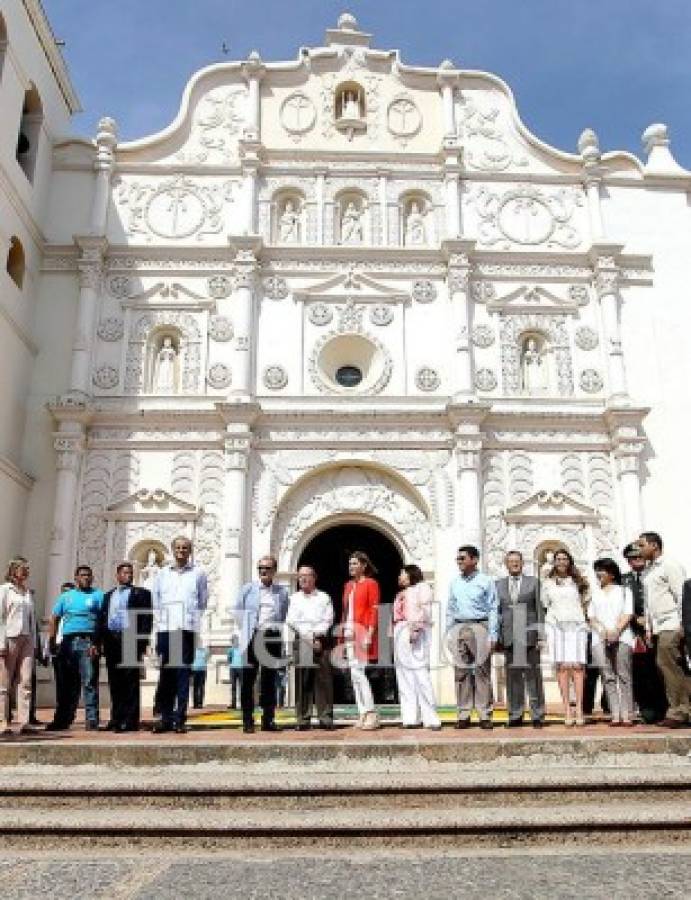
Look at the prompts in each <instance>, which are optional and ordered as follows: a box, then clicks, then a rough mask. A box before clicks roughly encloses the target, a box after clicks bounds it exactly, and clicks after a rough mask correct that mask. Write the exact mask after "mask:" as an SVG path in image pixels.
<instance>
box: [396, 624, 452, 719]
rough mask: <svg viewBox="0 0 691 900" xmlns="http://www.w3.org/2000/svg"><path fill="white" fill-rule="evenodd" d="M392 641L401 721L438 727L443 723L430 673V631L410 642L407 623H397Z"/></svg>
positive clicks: (425, 630)
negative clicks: (439, 714)
mask: <svg viewBox="0 0 691 900" xmlns="http://www.w3.org/2000/svg"><path fill="white" fill-rule="evenodd" d="M393 640H394V659H395V661H396V681H397V682H398V697H399V700H400V703H401V721H402V723H403V724H404V725H419V724H420V721H421V720H422V724H423V725H424V726H425V727H426V728H432V727H436V726H437V725H439V724H441V723H440V721H439V716H438V715H437V703H436V700H435V699H434V690H433V688H432V678H431V676H430V671H429V658H430V644H431V642H432V636H431V634H430V630H429V629H428V628H425V629H424V630H423V631H421V632H419V633H418V635H417V636H416V638H415V640H414V641H413V643H411V642H410V627H409V625H408V623H407V622H397V623H396V627H395V628H394V634H393Z"/></svg>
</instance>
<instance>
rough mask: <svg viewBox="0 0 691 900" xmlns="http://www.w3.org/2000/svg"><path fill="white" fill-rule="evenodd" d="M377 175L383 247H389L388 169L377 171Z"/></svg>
mask: <svg viewBox="0 0 691 900" xmlns="http://www.w3.org/2000/svg"><path fill="white" fill-rule="evenodd" d="M377 175H378V176H379V216H380V218H381V243H382V246H383V247H386V246H388V244H389V242H390V241H391V235H390V234H389V214H388V208H387V204H386V183H387V179H388V177H389V171H388V169H377ZM396 237H397V236H396V235H395V236H394V243H396Z"/></svg>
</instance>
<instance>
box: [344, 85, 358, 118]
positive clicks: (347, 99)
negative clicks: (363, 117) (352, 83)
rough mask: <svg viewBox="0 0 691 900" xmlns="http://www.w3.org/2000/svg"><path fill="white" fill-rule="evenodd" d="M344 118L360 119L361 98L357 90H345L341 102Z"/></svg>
mask: <svg viewBox="0 0 691 900" xmlns="http://www.w3.org/2000/svg"><path fill="white" fill-rule="evenodd" d="M341 118H342V119H359V118H360V100H359V98H358V95H357V93H356V92H355V91H344V92H343V100H342V103H341Z"/></svg>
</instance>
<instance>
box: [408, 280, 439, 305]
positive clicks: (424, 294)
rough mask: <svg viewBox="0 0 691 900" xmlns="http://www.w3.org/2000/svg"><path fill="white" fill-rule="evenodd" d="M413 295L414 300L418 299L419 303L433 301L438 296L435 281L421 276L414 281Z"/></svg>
mask: <svg viewBox="0 0 691 900" xmlns="http://www.w3.org/2000/svg"><path fill="white" fill-rule="evenodd" d="M412 295H413V300H417V302H418V303H431V302H432V301H433V300H434V299H435V297H436V296H437V289H436V287H435V286H434V284H433V282H431V281H429V280H428V279H425V278H420V279H418V280H417V281H415V282H413V290H412Z"/></svg>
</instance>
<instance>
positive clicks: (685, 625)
mask: <svg viewBox="0 0 691 900" xmlns="http://www.w3.org/2000/svg"><path fill="white" fill-rule="evenodd" d="M681 631H682V635H683V639H684V643H685V644H686V656H687V658H688V659H689V660H691V578H689V579H688V580H687V581H685V582H684V587H683V588H682V591H681Z"/></svg>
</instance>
